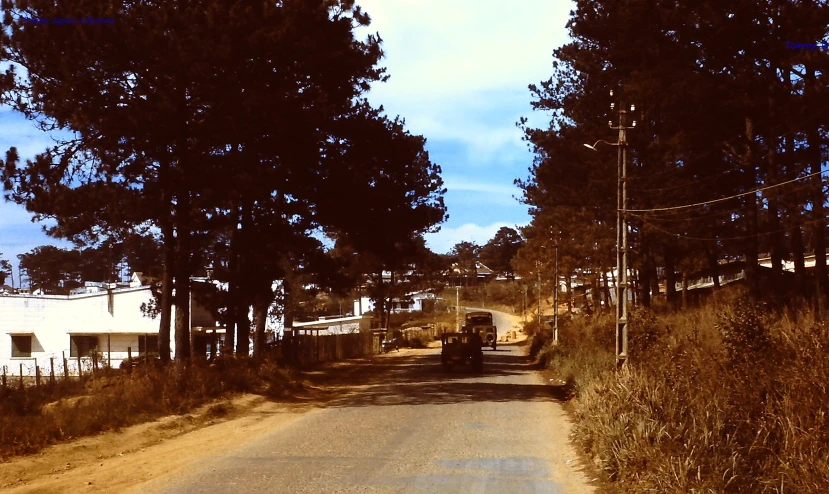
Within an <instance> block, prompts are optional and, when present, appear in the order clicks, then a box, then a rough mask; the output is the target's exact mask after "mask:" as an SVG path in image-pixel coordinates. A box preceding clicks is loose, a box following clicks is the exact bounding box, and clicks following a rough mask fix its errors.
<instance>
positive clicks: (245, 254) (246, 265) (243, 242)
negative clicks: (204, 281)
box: [236, 199, 255, 357]
mask: <svg viewBox="0 0 829 494" xmlns="http://www.w3.org/2000/svg"><path fill="white" fill-rule="evenodd" d="M240 206H241V207H240V216H241V225H242V226H241V230H240V231H239V253H240V255H239V273H240V274H241V277H240V279H239V296H238V299H237V305H236V356H237V357H247V356H249V355H250V307H251V294H252V293H254V288H255V287H252V286H251V284H252V280H253V276H252V275H253V273H252V270H253V269H254V267H253V266H251V265H250V256H249V253H250V251H251V248H252V245H251V242H250V230H251V228H252V218H251V204H250V201H248V200H245V199H243V200H242V203H241V205H240Z"/></svg>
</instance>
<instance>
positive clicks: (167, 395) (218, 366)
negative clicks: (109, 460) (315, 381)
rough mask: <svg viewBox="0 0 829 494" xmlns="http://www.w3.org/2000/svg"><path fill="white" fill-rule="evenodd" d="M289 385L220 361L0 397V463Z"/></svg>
mask: <svg viewBox="0 0 829 494" xmlns="http://www.w3.org/2000/svg"><path fill="white" fill-rule="evenodd" d="M291 386H292V380H291V377H290V376H289V375H288V373H287V372H286V371H284V370H283V369H281V368H279V367H277V366H276V364H275V363H273V362H262V363H258V362H254V361H253V360H249V359H234V360H225V361H222V360H217V361H216V363H215V364H213V365H210V366H208V365H207V363H204V362H194V363H193V364H191V365H188V366H183V365H174V364H173V365H168V366H166V367H165V366H153V365H146V366H140V367H137V368H135V369H133V371H132V372H131V373H126V372H125V371H116V370H114V369H106V371H105V372H97V373H95V374H94V375H93V376H91V377H89V378H88V379H86V380H84V381H83V382H80V381H66V382H58V383H56V384H55V385H54V386H53V387H52V386H42V387H39V388H27V389H25V390H19V389H12V388H8V389H3V390H2V395H1V396H0V458H2V459H6V458H8V457H11V456H14V455H21V454H30V453H36V452H37V451H39V450H41V449H42V448H44V447H45V446H47V445H49V444H54V443H56V442H59V441H63V440H66V439H71V438H75V437H81V436H88V435H92V434H96V433H98V432H101V431H105V430H112V429H118V428H120V427H124V426H129V425H133V424H137V423H140V422H144V421H147V420H152V419H154V418H157V417H161V416H164V415H169V414H181V413H186V412H188V411H189V410H192V409H193V408H195V407H197V406H200V405H202V404H205V403H207V402H208V401H210V400H212V399H215V398H219V397H221V396H225V395H227V394H229V393H237V392H258V393H263V394H267V395H279V394H281V393H283V392H285V391H286V390H287V389H289V388H290V387H291Z"/></svg>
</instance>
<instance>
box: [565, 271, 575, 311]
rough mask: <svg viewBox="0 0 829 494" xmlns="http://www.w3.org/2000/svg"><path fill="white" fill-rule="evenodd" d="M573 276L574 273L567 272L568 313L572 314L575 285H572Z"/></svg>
mask: <svg viewBox="0 0 829 494" xmlns="http://www.w3.org/2000/svg"><path fill="white" fill-rule="evenodd" d="M571 277H572V273H567V281H566V282H565V285H566V287H567V313H568V314H571V315H572V314H573V287H572V282H571V279H570V278H571Z"/></svg>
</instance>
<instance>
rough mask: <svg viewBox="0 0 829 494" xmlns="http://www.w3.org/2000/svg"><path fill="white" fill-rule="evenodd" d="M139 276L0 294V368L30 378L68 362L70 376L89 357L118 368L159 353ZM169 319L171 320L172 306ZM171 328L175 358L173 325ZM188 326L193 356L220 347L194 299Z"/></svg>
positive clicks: (219, 330)
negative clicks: (118, 283) (117, 283)
mask: <svg viewBox="0 0 829 494" xmlns="http://www.w3.org/2000/svg"><path fill="white" fill-rule="evenodd" d="M139 278H140V274H139V276H138V277H136V276H135V275H134V276H133V281H134V282H133V283H132V286H130V287H124V288H112V285H110V287H109V288H107V287H106V286H104V287H103V289H102V290H101V291H93V292H92V293H75V294H71V295H34V294H8V293H2V294H0V314H2V316H0V369H2V368H3V367H4V366H5V370H6V373H7V374H8V375H19V374H20V364H23V374H24V375H34V374H35V370H34V369H35V366H38V367H40V368H41V370H43V369H46V372H48V369H49V368H50V366H51V361H53V362H54V364H55V366H56V368H60V369H62V368H63V359H64V358H66V359H67V360H68V363H69V366H70V368H71V369H72V373H77V364H78V357H80V359H81V362H82V366H83V367H84V368H88V367H89V366H91V363H92V356H93V354H95V355H96V357H97V358H98V360H99V364H100V365H110V366H112V367H118V366H119V365H120V364H121V361H122V360H125V359H126V358H127V357H128V355H129V354H132V356H137V355H146V354H148V353H149V354H157V353H158V328H159V323H160V321H159V319H158V318H155V319H152V318H150V317H147V316H145V315H144V314H143V313H142V312H141V305H142V304H149V303H150V301H151V300H153V295H152V291H151V290H150V287H149V286H147V285H141V284H140V282H139ZM201 281H205V280H203V279H197V278H194V279H193V282H194V283H193V286H194V288H195V287H196V286H197V285H198V283H199V282H201ZM274 287H275V288H278V283H276V284H275V285H274ZM85 288H91V289H92V290H95V289H96V288H98V287H95V286H94V285H93V286H90V287H85ZM220 289H221V287H220ZM191 297H193V295H192V294H191ZM171 320H172V321H175V306H173V308H172V318H171ZM171 326H172V327H171V333H172V334H171V335H170V345H171V350H172V352H173V355H175V324H172V325H171ZM190 328H191V343H192V347H193V348H192V350H193V354H194V355H198V354H199V353H203V354H207V353H209V349H210V346H211V345H212V344H216V345H217V346H219V347H220V345H221V341H222V340H223V338H224V334H225V328H224V327H223V326H221V325H220V324H219V323H218V322H217V321H216V320H215V319H214V318H213V316H212V314H211V313H210V311H208V310H207V309H206V308H204V307H203V306H201V304H199V303H198V302H197V301H196V297H193V298H191V302H190ZM266 330H268V331H271V332H273V333H281V332H282V320H281V318H273V317H270V318H269V319H268V324H267V326H266ZM252 348H253V345H251V349H252Z"/></svg>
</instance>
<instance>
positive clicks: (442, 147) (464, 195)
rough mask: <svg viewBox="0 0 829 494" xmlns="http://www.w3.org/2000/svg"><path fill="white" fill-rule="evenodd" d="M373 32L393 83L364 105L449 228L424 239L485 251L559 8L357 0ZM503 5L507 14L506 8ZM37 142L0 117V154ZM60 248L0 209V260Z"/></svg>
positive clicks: (522, 160)
mask: <svg viewBox="0 0 829 494" xmlns="http://www.w3.org/2000/svg"><path fill="white" fill-rule="evenodd" d="M358 3H359V4H360V5H361V6H362V7H363V9H364V10H365V11H366V12H368V14H369V15H370V16H371V19H372V24H371V26H370V27H369V28H367V30H365V31H362V30H361V31H362V32H360V33H358V35H365V34H367V33H368V32H379V33H380V36H381V37H382V39H383V47H384V51H385V58H384V60H383V62H382V63H383V65H384V66H385V67H386V68H387V69H388V73H389V74H390V76H391V78H390V79H389V81H388V82H386V83H383V84H378V85H376V86H375V87H374V88H372V90H371V92H370V94H369V100H370V101H371V102H372V103H373V104H374V105H381V104H382V105H383V106H384V107H385V109H386V112H387V114H389V115H390V116H395V115H400V116H401V117H403V118H405V119H406V126H407V128H408V129H409V131H410V132H412V133H413V134H420V135H423V136H425V137H426V139H427V144H426V147H427V150H428V151H429V154H430V156H431V159H432V161H433V162H435V163H437V164H439V165H440V166H441V167H442V169H443V179H444V182H445V185H446V188H447V189H448V190H447V193H446V204H447V207H448V212H449V220H448V221H447V222H446V223H444V224H443V225H442V226H441V230H440V232H438V233H434V234H429V235H427V237H426V240H427V244H428V245H429V247H430V248H432V249H433V250H434V251H436V252H440V253H443V252H447V251H448V250H449V249H451V248H452V246H453V245H454V244H456V243H457V242H460V241H463V240H467V241H473V242H477V243H478V244H483V243H485V242H486V241H487V240H489V239H490V238H491V237H492V236H493V235H494V234H495V232H496V231H497V230H498V229H499V228H500V227H502V226H510V227H515V226H520V225H525V224H527V223H528V222H529V220H530V218H529V215H528V214H527V208H526V206H523V205H521V204H520V203H519V202H518V201H517V200H516V199H515V197H519V196H520V190H519V189H517V188H516V187H515V186H514V185H513V180H515V179H516V178H526V176H527V169H528V167H529V166H530V165H531V164H532V158H533V157H532V154H531V153H530V151H529V150H528V149H527V146H526V144H525V143H524V142H522V141H521V131H520V129H518V128H517V127H516V126H515V122H517V121H518V119H519V118H520V117H522V116H526V117H529V118H530V122H531V123H532V124H534V125H536V126H546V124H547V122H548V116H546V115H543V114H539V113H537V112H535V114H533V113H534V112H533V111H532V109H531V107H530V94H529V91H528V90H527V85H528V84H532V83H537V82H539V81H541V80H543V79H547V78H549V77H550V75H551V74H552V61H553V58H552V52H553V50H554V49H555V48H557V47H559V46H561V45H562V44H564V43H566V42H567V40H568V38H567V32H566V29H565V24H566V23H567V19H568V15H569V12H570V10H571V9H572V7H573V4H572V2H571V1H569V0H518V1H516V2H511V3H506V2H503V1H495V0H475V1H473V0H450V1H446V0H358ZM507 5H509V6H508V7H507ZM50 143H51V139H50V137H49V136H48V135H47V134H43V133H41V132H40V131H39V130H37V129H36V128H35V126H34V124H33V123H30V122H27V121H26V120H25V119H23V118H22V117H20V116H19V115H17V114H14V113H12V112H10V111H9V110H7V109H0V153H3V154H5V151H6V150H8V148H9V147H11V146H17V148H18V150H19V152H20V155H21V158H22V159H24V160H25V159H28V158H32V157H34V155H35V154H36V153H38V152H40V151H42V150H44V149H45V148H46V147H47V146H48V145H50ZM44 244H53V245H58V246H62V247H70V244H68V243H67V242H63V241H60V240H56V239H52V238H49V237H47V236H46V235H45V234H44V233H43V232H42V225H40V224H37V223H32V222H31V215H30V214H29V213H27V212H26V211H25V210H24V209H23V208H22V207H20V206H17V205H15V204H12V203H5V202H2V201H0V252H2V253H3V258H5V259H9V260H10V261H11V262H12V263H13V264H14V265H15V280H16V279H17V270H16V264H17V257H16V256H17V254H20V253H23V252H28V251H29V250H31V249H32V248H34V247H36V246H38V245H44Z"/></svg>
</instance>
